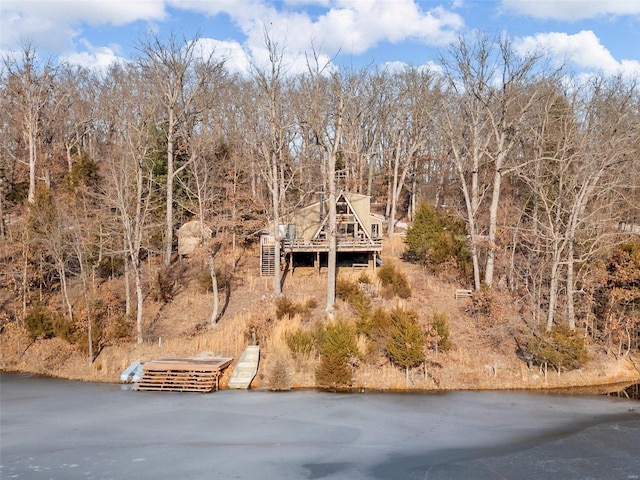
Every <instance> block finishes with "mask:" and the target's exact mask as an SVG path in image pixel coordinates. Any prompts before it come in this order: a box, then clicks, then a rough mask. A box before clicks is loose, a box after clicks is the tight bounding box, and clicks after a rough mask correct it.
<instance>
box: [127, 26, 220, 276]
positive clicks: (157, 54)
mask: <svg viewBox="0 0 640 480" xmlns="http://www.w3.org/2000/svg"><path fill="white" fill-rule="evenodd" d="M140 51H141V52H142V55H143V56H142V58H140V60H139V62H140V66H141V67H142V72H143V74H144V76H145V78H146V79H147V80H148V81H149V82H150V85H152V86H153V87H154V88H155V89H157V93H158V94H159V98H158V102H159V104H160V105H161V107H162V109H163V113H164V118H163V120H164V122H165V126H164V131H165V134H166V141H167V145H166V146H167V180H166V181H167V185H166V221H165V230H166V231H165V245H164V257H163V259H164V264H165V265H169V263H171V253H172V250H173V224H174V218H173V217H174V213H173V207H174V198H173V190H174V185H175V179H176V175H178V174H179V173H180V171H182V170H183V169H184V168H186V163H182V164H181V165H179V166H178V165H176V154H177V151H176V148H177V135H178V129H179V126H180V125H181V124H183V123H190V122H191V121H192V120H193V117H194V116H198V115H199V114H200V112H201V109H203V108H205V107H206V105H203V104H202V103H198V101H197V98H198V96H199V95H201V94H202V93H203V92H205V91H206V90H207V89H210V88H212V84H213V83H214V82H215V79H216V77H217V76H218V75H219V74H220V73H221V72H222V71H223V66H224V61H219V60H216V59H215V57H214V52H210V53H209V55H208V56H206V57H204V56H202V55H201V54H202V53H203V52H202V50H201V49H199V48H198V37H196V38H194V39H192V40H186V39H183V40H182V41H178V40H177V39H176V37H174V36H173V35H172V36H171V37H170V38H169V40H168V42H167V43H166V44H165V43H162V42H161V41H160V39H159V38H158V37H157V36H151V37H149V38H147V40H146V41H145V42H144V43H142V44H141V45H140ZM186 140H187V139H183V141H186Z"/></svg>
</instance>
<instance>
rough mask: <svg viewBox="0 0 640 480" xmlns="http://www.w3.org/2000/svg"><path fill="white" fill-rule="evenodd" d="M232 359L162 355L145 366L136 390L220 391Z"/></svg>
mask: <svg viewBox="0 0 640 480" xmlns="http://www.w3.org/2000/svg"><path fill="white" fill-rule="evenodd" d="M232 361H233V359H232V358H227V357H187V358H159V359H156V360H152V361H150V362H146V363H145V364H144V365H143V366H142V379H141V380H140V381H139V382H138V383H137V384H136V385H135V390H142V391H166V392H201V393H207V392H212V391H214V390H215V391H217V390H218V389H219V387H220V376H221V374H222V372H223V371H224V369H225V368H227V367H228V366H229V365H230V364H231V362H232Z"/></svg>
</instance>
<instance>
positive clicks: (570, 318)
mask: <svg viewBox="0 0 640 480" xmlns="http://www.w3.org/2000/svg"><path fill="white" fill-rule="evenodd" d="M567 250H568V251H567V282H566V287H567V322H568V323H569V328H570V329H571V330H575V329H576V312H575V303H574V302H575V298H574V297H575V284H574V282H575V274H574V258H573V255H574V252H573V241H571V240H569V242H568V245H567Z"/></svg>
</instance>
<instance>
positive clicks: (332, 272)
mask: <svg viewBox="0 0 640 480" xmlns="http://www.w3.org/2000/svg"><path fill="white" fill-rule="evenodd" d="M338 87H339V88H341V87H340V86H338ZM339 95H340V96H339V98H338V108H337V116H338V118H337V124H336V131H335V137H334V139H333V145H332V148H331V152H330V154H329V165H328V172H327V176H328V177H329V178H328V181H329V231H328V232H327V236H328V240H329V253H328V255H327V257H328V259H327V262H328V268H327V306H326V308H325V311H326V313H327V319H328V320H333V318H334V305H335V302H336V275H337V266H336V259H337V240H336V233H337V232H336V230H337V221H336V157H337V155H338V148H339V147H340V139H341V137H342V117H343V115H344V99H343V98H342V93H339Z"/></svg>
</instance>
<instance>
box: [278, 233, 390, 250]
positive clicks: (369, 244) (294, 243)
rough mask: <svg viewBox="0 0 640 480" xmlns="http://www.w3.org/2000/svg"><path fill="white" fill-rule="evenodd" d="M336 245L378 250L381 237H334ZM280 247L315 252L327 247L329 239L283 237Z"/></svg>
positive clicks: (339, 247) (346, 247) (380, 247)
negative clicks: (290, 238)
mask: <svg viewBox="0 0 640 480" xmlns="http://www.w3.org/2000/svg"><path fill="white" fill-rule="evenodd" d="M336 247H337V248H338V250H353V251H380V250H382V239H381V238H374V239H368V238H340V237H338V238H337V239H336ZM282 248H283V249H284V250H285V251H290V252H305V251H309V252H316V251H325V250H328V249H329V240H326V239H324V240H303V239H300V238H296V239H294V240H288V239H283V240H282Z"/></svg>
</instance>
